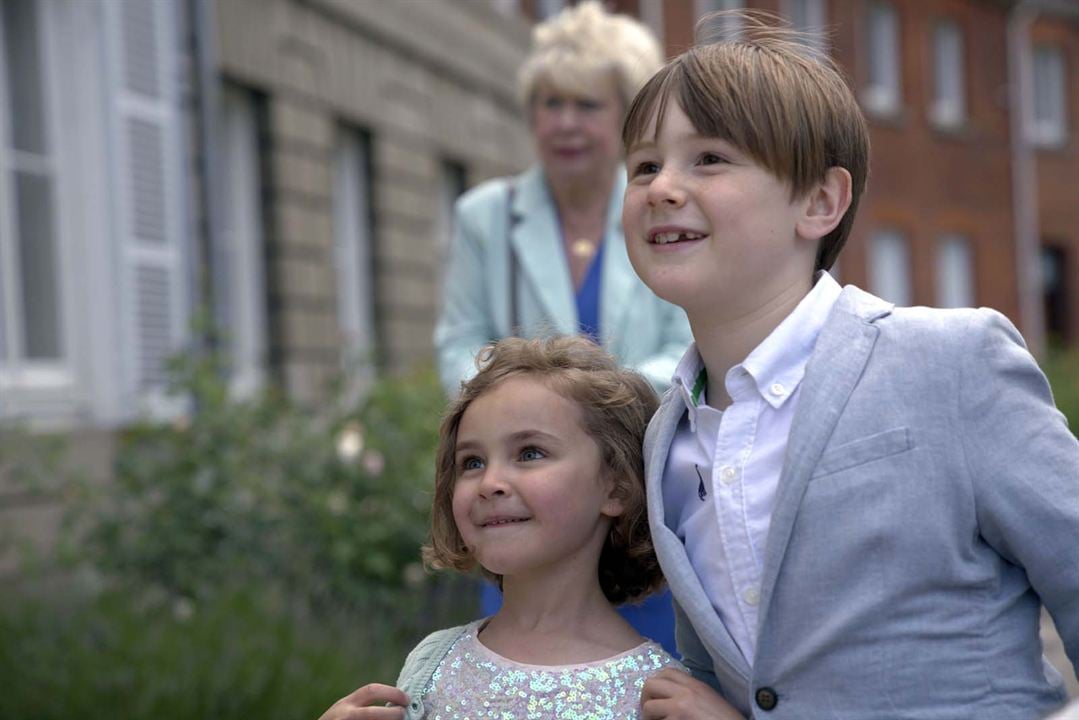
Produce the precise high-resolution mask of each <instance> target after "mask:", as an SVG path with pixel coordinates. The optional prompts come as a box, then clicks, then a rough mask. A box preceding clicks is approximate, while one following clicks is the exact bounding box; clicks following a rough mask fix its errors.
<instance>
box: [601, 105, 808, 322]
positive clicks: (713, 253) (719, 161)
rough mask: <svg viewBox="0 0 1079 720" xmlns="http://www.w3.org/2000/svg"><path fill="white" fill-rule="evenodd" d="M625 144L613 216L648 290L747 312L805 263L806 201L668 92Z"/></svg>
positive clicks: (708, 308)
mask: <svg viewBox="0 0 1079 720" xmlns="http://www.w3.org/2000/svg"><path fill="white" fill-rule="evenodd" d="M655 126H656V123H655V120H654V119H653V121H652V122H651V123H650V124H649V127H648V128H646V130H645V133H644V134H643V136H642V137H641V138H640V139H639V140H638V142H637V143H635V144H634V145H633V146H632V147H630V148H628V150H629V154H628V155H627V160H626V166H627V170H628V176H629V184H628V185H627V187H626V200H625V205H624V208H623V214H622V223H623V228H624V231H625V235H626V246H627V250H628V252H629V257H630V260H631V261H632V263H633V267H634V269H635V270H636V271H637V274H638V275H639V276H640V277H641V279H642V280H643V281H644V282H645V284H646V285H648V286H649V287H650V288H651V289H652V291H653V292H655V293H656V294H657V295H659V296H660V297H661V298H663V299H665V300H668V301H670V302H673V303H675V304H676V305H680V306H682V307H683V308H684V309H685V310H686V311H687V313H688V314H689V315H690V319H691V320H693V316H694V313H695V311H697V312H706V313H708V314H709V315H714V314H715V313H723V314H724V315H728V316H730V317H736V316H740V315H744V314H746V313H752V312H754V311H755V310H757V309H758V308H760V307H761V306H764V305H767V304H768V303H769V301H770V300H771V299H773V298H775V297H776V296H777V295H781V294H782V293H783V291H784V290H786V289H788V288H789V287H790V286H791V284H792V283H794V282H799V283H801V284H805V283H806V282H807V278H809V277H810V275H811V274H812V270H813V262H814V257H815V252H816V245H817V243H816V239H813V240H810V241H807V240H805V239H803V238H801V237H799V232H798V223H799V221H800V220H801V218H802V211H803V208H804V206H805V205H806V202H805V201H804V200H800V199H792V197H791V190H790V186H789V184H788V183H786V182H783V181H782V180H780V179H779V178H777V177H775V176H774V175H773V174H772V173H771V172H769V171H768V170H767V169H765V168H764V167H762V166H761V165H759V164H758V163H756V162H755V161H754V160H753V159H752V158H750V157H749V156H748V155H747V154H746V153H745V152H743V151H741V150H739V149H738V148H736V147H735V146H734V145H732V144H731V143H730V142H727V141H725V140H722V139H720V138H715V137H705V136H703V135H701V134H700V133H698V131H697V130H696V129H695V128H694V127H693V125H692V124H691V122H690V120H689V118H688V117H687V116H686V114H685V113H684V112H683V110H682V108H681V107H679V105H678V103H677V102H676V101H675V100H674V99H673V98H672V99H671V101H670V102H669V103H668V104H667V108H666V111H665V114H664V117H663V122H662V123H661V124H660V130H659V132H658V133H657V132H656V130H655Z"/></svg>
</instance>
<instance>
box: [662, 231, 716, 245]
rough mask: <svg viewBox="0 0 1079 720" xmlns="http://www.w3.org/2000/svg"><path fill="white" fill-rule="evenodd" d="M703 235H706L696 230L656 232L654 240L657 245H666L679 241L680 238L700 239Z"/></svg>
mask: <svg viewBox="0 0 1079 720" xmlns="http://www.w3.org/2000/svg"><path fill="white" fill-rule="evenodd" d="M702 237H704V235H701V234H700V233H694V232H687V233H676V232H666V233H656V234H655V235H654V236H653V238H652V241H653V242H655V243H656V244H657V245H666V244H668V243H673V242H678V241H679V240H699V239H701V238H702Z"/></svg>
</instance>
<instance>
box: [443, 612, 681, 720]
mask: <svg viewBox="0 0 1079 720" xmlns="http://www.w3.org/2000/svg"><path fill="white" fill-rule="evenodd" d="M479 627H480V624H479V623H473V624H472V625H471V626H470V627H469V628H468V629H467V631H466V632H464V633H463V634H462V635H461V637H460V638H458V640H457V641H456V642H455V643H454V644H453V646H452V647H451V648H450V650H449V652H448V653H447V654H446V656H445V657H444V658H443V659H442V662H440V663H439V666H438V669H437V670H436V671H435V673H434V675H433V676H432V678H431V686H430V688H428V690H427V692H426V693H425V695H424V707H425V708H426V710H427V712H426V715H425V717H427V718H429V719H430V720H464V719H465V718H468V719H470V720H478V719H479V718H498V720H526V719H528V720H533V719H534V720H539V719H541V718H542V719H543V720H548V719H552V718H560V719H561V718H568V719H570V720H574V719H582V720H583V719H585V718H587V719H588V720H600V719H602V720H615V719H616V718H618V719H621V718H637V717H639V710H640V698H641V688H642V687H643V685H644V681H645V679H646V678H647V677H649V676H650V675H654V674H655V673H657V672H659V671H660V670H662V669H663V668H665V667H670V666H673V667H677V668H680V669H682V666H681V664H680V663H679V662H678V661H677V660H675V659H674V658H673V657H671V656H670V655H668V654H667V653H666V652H665V651H664V650H663V648H662V647H660V646H659V645H658V644H656V643H653V642H646V643H642V644H641V645H638V646H637V647H636V648H634V649H632V650H630V651H628V652H625V653H622V654H621V655H616V656H615V657H612V658H609V659H607V660H600V661H598V662H593V663H586V664H583V665H556V666H539V665H524V664H521V663H517V662H514V661H512V660H509V659H507V658H504V657H501V656H500V655H497V654H495V653H494V652H492V651H491V650H489V649H487V648H486V647H485V646H484V645H482V644H481V643H480V642H479V640H478V639H477V638H476V633H477V630H478V628H479Z"/></svg>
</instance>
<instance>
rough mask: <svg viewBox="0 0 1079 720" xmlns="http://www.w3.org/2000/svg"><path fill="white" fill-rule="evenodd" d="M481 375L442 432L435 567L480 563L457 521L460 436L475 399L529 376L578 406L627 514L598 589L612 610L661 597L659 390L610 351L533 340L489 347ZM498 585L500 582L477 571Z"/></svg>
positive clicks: (428, 549)
mask: <svg viewBox="0 0 1079 720" xmlns="http://www.w3.org/2000/svg"><path fill="white" fill-rule="evenodd" d="M476 363H477V367H478V368H479V372H478V373H477V374H476V376H475V377H473V378H472V379H471V380H469V381H467V382H465V383H463V384H462V387H461V393H460V395H459V396H458V397H457V398H456V399H455V400H454V401H453V402H451V404H450V406H449V408H448V409H447V412H446V415H445V417H444V418H443V420H442V426H441V428H440V429H439V441H438V456H437V459H436V461H435V494H434V500H433V503H432V508H431V533H430V538H429V542H428V544H427V546H425V547H424V548H423V557H424V561H425V562H426V563H427V564H428V565H429V566H430V567H433V568H437V569H442V568H449V569H454V570H459V571H461V572H467V571H469V570H471V569H473V568H474V567H475V566H476V565H477V563H476V558H475V557H474V556H473V555H472V554H471V553H470V551H469V550H468V548H466V547H464V543H463V541H462V539H461V533H460V532H459V531H458V529H457V524H456V523H455V522H454V520H453V489H454V485H455V483H456V481H457V463H456V448H457V429H458V427H459V426H460V423H461V418H462V417H463V416H464V414H465V411H466V410H468V408H469V406H470V405H471V404H472V402H473V401H474V400H476V398H478V397H481V396H482V395H484V394H486V393H488V392H490V391H491V390H492V389H493V388H495V387H496V386H497V385H498V384H500V383H501V382H503V381H504V380H506V379H507V378H510V377H529V378H535V379H537V380H540V381H541V382H543V383H544V384H545V385H546V386H547V387H548V388H550V389H551V390H553V391H554V392H556V393H558V394H559V395H561V396H562V397H563V398H565V399H567V400H569V401H571V402H573V403H574V404H575V405H576V406H577V407H578V408H579V410H580V418H581V424H582V426H583V428H584V431H585V432H586V433H587V434H588V436H589V437H591V438H592V439H593V440H594V441H595V442H596V444H597V445H598V446H599V449H600V457H601V465H602V469H603V472H604V473H605V475H606V477H604V478H596V479H595V482H602V481H603V480H605V479H606V480H610V481H611V482H612V483H613V485H614V491H613V494H614V497H616V498H618V499H619V500H621V501H622V506H623V512H622V514H621V515H619V516H618V517H615V518H613V519H612V520H611V528H610V531H609V533H608V534H607V539H606V541H605V542H604V544H603V550H602V551H601V553H600V559H599V582H600V587H601V588H602V589H603V593H604V595H606V597H607V599H608V600H609V601H610V602H611V603H613V604H620V603H624V602H627V601H632V600H637V599H640V598H643V597H644V596H646V595H648V594H650V593H651V592H653V591H655V590H657V589H658V588H659V587H660V586H661V585H662V584H663V575H662V573H661V571H660V569H659V562H658V561H657V560H656V554H655V549H654V548H653V547H652V535H651V532H650V531H649V529H648V519H647V515H646V513H645V507H646V502H645V494H644V454H643V445H644V432H645V429H646V428H647V426H648V421H649V419H651V417H652V414H653V413H654V412H655V410H656V405H657V400H656V394H655V391H653V390H652V386H651V385H649V384H648V381H646V380H645V379H644V378H643V377H642V376H641V375H639V374H638V373H636V372H634V371H632V370H627V369H625V368H622V367H619V365H618V363H617V362H616V361H615V360H614V358H612V357H611V356H610V354H608V353H607V352H606V351H605V350H603V349H602V348H600V347H598V346H597V345H595V344H594V343H592V342H590V341H588V340H586V339H584V338H581V337H572V336H571V337H553V338H544V339H535V340H523V339H520V338H506V339H504V340H500V341H498V342H497V343H494V344H492V345H489V346H487V347H486V348H485V349H484V350H483V351H481V352H480V354H479V356H478V358H477V360H476ZM480 569H481V571H482V572H483V574H484V575H485V576H486V577H488V578H490V579H492V580H494V581H495V582H498V583H499V584H501V576H499V575H495V574H494V573H490V572H488V571H487V570H486V569H485V568H482V567H481V568H480Z"/></svg>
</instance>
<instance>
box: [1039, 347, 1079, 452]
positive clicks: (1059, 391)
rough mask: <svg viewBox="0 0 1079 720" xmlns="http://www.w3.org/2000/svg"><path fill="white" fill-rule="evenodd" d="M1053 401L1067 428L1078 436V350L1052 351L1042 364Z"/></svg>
mask: <svg viewBox="0 0 1079 720" xmlns="http://www.w3.org/2000/svg"><path fill="white" fill-rule="evenodd" d="M1042 367H1043V368H1044V369H1045V374H1046V376H1047V377H1048V378H1049V385H1050V386H1051V387H1052V388H1053V400H1055V401H1056V404H1057V407H1058V408H1060V411H1061V412H1062V413H1064V415H1065V416H1066V417H1067V418H1068V427H1070V428H1071V431H1072V432H1073V433H1075V434H1076V435H1079V349H1075V350H1063V349H1054V350H1052V351H1050V352H1049V354H1048V356H1047V357H1046V359H1045V361H1044V362H1043V363H1042Z"/></svg>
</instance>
